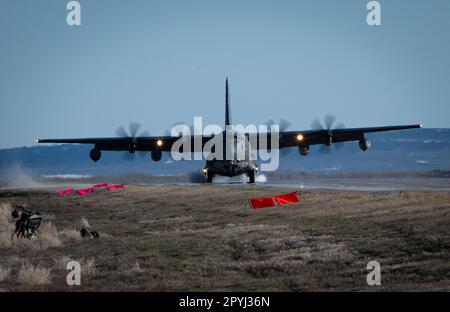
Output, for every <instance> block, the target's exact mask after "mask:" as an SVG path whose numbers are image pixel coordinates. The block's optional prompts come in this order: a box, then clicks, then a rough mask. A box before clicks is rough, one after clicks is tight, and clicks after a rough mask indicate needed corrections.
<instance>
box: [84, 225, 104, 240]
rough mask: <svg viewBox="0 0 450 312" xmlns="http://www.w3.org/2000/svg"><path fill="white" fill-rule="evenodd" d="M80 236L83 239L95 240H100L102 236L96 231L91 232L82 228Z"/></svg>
mask: <svg viewBox="0 0 450 312" xmlns="http://www.w3.org/2000/svg"><path fill="white" fill-rule="evenodd" d="M80 234H81V237H83V238H90V239H93V238H99V237H100V235H98V233H97V232H96V231H89V230H88V229H86V228H82V229H81V231H80Z"/></svg>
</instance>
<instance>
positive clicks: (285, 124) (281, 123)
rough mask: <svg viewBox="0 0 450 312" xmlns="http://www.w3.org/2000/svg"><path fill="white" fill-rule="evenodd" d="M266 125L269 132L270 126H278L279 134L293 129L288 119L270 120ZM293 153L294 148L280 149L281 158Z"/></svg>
mask: <svg viewBox="0 0 450 312" xmlns="http://www.w3.org/2000/svg"><path fill="white" fill-rule="evenodd" d="M264 125H266V126H267V131H270V125H278V131H279V132H283V131H287V130H288V129H289V128H290V127H291V122H290V121H289V120H287V119H284V118H282V119H279V120H276V119H273V118H271V119H269V120H267V121H266V122H265V123H264ZM291 152H292V148H282V149H280V154H281V156H287V155H289V154H290V153H291Z"/></svg>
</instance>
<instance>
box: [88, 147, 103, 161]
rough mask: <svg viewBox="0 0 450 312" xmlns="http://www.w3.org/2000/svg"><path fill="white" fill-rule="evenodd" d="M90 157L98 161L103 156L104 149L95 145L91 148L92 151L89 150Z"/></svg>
mask: <svg viewBox="0 0 450 312" xmlns="http://www.w3.org/2000/svg"><path fill="white" fill-rule="evenodd" d="M89 157H90V158H91V159H92V160H93V161H95V162H97V161H98V160H99V159H100V158H101V157H102V151H101V150H100V149H99V148H96V147H94V148H93V149H91V151H90V152H89Z"/></svg>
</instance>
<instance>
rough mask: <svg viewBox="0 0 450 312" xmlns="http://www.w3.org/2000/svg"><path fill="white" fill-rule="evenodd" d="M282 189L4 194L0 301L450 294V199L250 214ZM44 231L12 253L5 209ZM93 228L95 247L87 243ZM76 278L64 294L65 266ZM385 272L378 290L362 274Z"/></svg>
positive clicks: (316, 195)
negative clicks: (217, 294) (6, 296)
mask: <svg viewBox="0 0 450 312" xmlns="http://www.w3.org/2000/svg"><path fill="white" fill-rule="evenodd" d="M290 191H292V188H289V187H261V186H245V185H241V186H223V185H222V186H220V185H186V186H128V187H126V188H125V189H121V190H115V191H106V190H97V191H96V192H95V193H94V194H90V195H86V196H77V195H69V196H65V197H60V196H57V195H56V194H55V192H54V191H45V190H2V191H0V203H1V207H0V223H1V224H0V226H1V227H0V254H1V257H0V259H1V262H0V290H2V291H25V290H39V291H56V290H62V291H99V290H101V291H112V290H119V291H193V290H198V291H344V290H346V291H347V290H348V291H389V290H395V291H399V290H404V291H423V290H426V291H428V290H449V289H450V226H449V225H450V192H347V191H345V192H344V191H320V190H318V191H306V192H304V193H303V200H302V203H301V204H299V205H298V204H295V205H289V206H283V207H275V208H267V209H257V210H253V209H250V208H249V207H246V206H245V202H246V200H248V199H250V198H252V197H257V196H268V195H274V194H277V193H284V192H290ZM16 203H26V204H28V206H29V207H31V208H35V209H37V210H39V211H41V212H43V213H44V214H45V216H46V223H45V224H44V225H43V226H42V230H41V234H40V236H39V237H38V238H37V239H35V240H31V241H28V240H27V241H14V242H11V239H10V236H11V231H12V229H13V225H12V223H11V220H10V212H11V209H12V208H11V207H12V206H13V205H14V204H16ZM83 226H90V227H91V228H93V229H95V230H96V231H98V232H99V234H100V238H99V239H95V240H83V239H81V238H80V236H79V234H78V233H79V230H80V229H81V227H83ZM70 260H77V261H79V262H80V263H81V266H82V277H81V283H82V285H81V286H73V287H70V286H67V285H66V274H67V273H68V271H67V270H66V264H67V262H68V261H70ZM371 260H376V261H378V262H379V263H380V264H381V274H382V275H381V282H382V285H381V286H372V287H371V286H367V283H366V275H367V273H368V270H366V265H367V263H368V262H369V261H371Z"/></svg>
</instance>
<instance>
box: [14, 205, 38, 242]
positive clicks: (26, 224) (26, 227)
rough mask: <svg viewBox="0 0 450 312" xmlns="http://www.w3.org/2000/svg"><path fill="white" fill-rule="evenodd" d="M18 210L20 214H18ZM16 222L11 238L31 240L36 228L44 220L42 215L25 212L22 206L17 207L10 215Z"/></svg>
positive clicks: (30, 211)
mask: <svg viewBox="0 0 450 312" xmlns="http://www.w3.org/2000/svg"><path fill="white" fill-rule="evenodd" d="M20 210H22V212H21V213H20ZM11 215H12V217H13V218H14V219H18V220H17V221H16V228H15V230H14V233H13V235H12V237H13V238H14V236H15V237H16V238H27V239H32V238H33V237H35V236H36V235H37V232H38V230H37V229H38V228H39V226H40V225H41V223H42V221H43V220H44V216H43V215H42V213H40V212H37V211H32V210H27V209H25V207H24V206H23V205H17V206H16V209H15V210H14V211H13V212H12V213H11Z"/></svg>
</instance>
